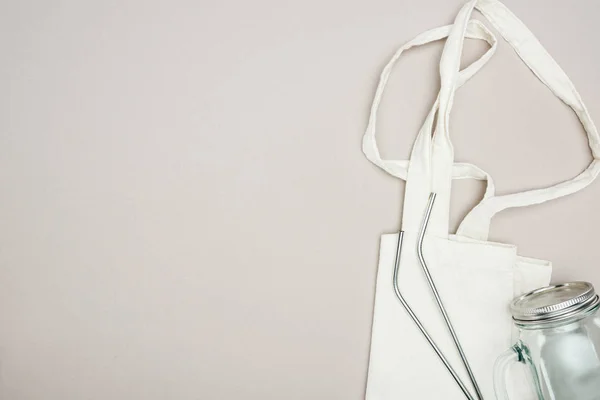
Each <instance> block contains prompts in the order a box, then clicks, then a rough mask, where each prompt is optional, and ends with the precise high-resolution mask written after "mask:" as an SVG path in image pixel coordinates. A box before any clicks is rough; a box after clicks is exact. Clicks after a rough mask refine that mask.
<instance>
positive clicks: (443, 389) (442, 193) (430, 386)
mask: <svg viewBox="0 0 600 400" xmlns="http://www.w3.org/2000/svg"><path fill="white" fill-rule="evenodd" d="M475 8H476V9H478V10H479V11H480V12H481V13H482V14H483V15H484V16H485V17H486V19H487V20H489V21H490V23H491V24H492V25H493V26H494V27H495V28H496V30H497V31H498V32H499V33H500V34H501V35H502V37H503V38H504V39H505V40H506V41H507V42H508V43H509V44H510V45H511V46H512V47H513V48H514V50H515V51H516V53H517V54H518V55H519V57H520V58H521V59H522V60H523V62H524V63H525V64H526V65H527V66H528V67H529V68H530V69H531V71H532V72H533V73H534V74H535V75H536V76H537V77H538V79H539V80H540V81H541V82H542V83H544V84H545V85H546V86H547V87H548V88H549V89H550V90H551V91H552V92H553V93H554V94H555V95H556V96H557V97H558V98H560V99H561V100H562V101H563V102H564V103H565V104H567V105H568V106H569V107H571V108H572V109H573V110H574V111H575V113H576V115H577V116H578V118H579V119H580V121H581V123H582V125H583V127H584V128H585V131H586V133H587V136H588V139H589V145H590V148H591V150H592V154H593V156H594V159H593V161H592V162H591V164H590V165H589V166H588V167H587V168H586V170H585V171H583V172H582V173H581V174H579V175H578V176H576V177H575V178H573V179H571V180H568V181H565V182H562V183H559V184H557V185H554V186H550V187H547V188H544V189H536V190H529V191H525V192H520V193H514V194H508V195H496V194H495V188H494V183H493V180H492V179H491V177H490V176H489V175H488V174H487V173H486V172H485V171H483V170H481V169H480V168H478V167H476V166H474V165H471V164H467V163H457V162H455V161H454V152H453V147H452V143H451V141H450V134H449V115H450V110H451V108H452V103H453V98H454V94H455V92H456V90H457V89H458V88H460V87H461V86H462V85H463V84H464V83H465V82H467V81H468V80H469V79H470V78H471V77H472V76H473V75H474V74H475V73H476V72H477V71H478V70H480V69H481V68H482V67H483V66H484V65H485V64H486V63H487V61H488V60H489V59H490V58H491V57H492V55H493V54H494V51H495V49H496V45H497V42H496V38H495V37H494V35H493V34H492V33H491V32H490V31H489V30H488V29H487V28H486V27H485V26H484V25H483V24H481V23H480V22H479V21H476V20H472V19H471V14H472V12H473V10H474V9H475ZM446 37H447V39H446V43H445V46H444V51H443V53H442V57H441V60H440V78H441V79H440V80H441V87H440V92H439V94H438V97H437V99H436V101H435V102H434V104H433V106H432V109H431V111H430V113H429V115H428V116H427V117H426V119H425V122H424V124H423V126H422V128H421V130H420V131H419V133H418V136H417V138H416V140H415V143H414V145H413V149H412V152H411V156H410V160H404V161H401V160H384V159H382V158H381V156H380V154H379V150H378V148H377V144H376V141H375V127H376V119H377V109H378V106H379V103H380V101H381V99H382V95H383V90H384V88H385V85H386V82H387V80H388V77H389V75H390V73H391V70H392V68H393V66H394V64H395V63H396V61H397V60H398V58H399V57H400V55H401V54H402V53H403V52H404V51H405V50H408V49H410V48H411V47H414V46H419V45H423V44H426V43H429V42H432V41H435V40H440V39H444V38H446ZM465 37H467V38H472V39H477V40H485V41H486V42H487V43H489V45H490V48H489V50H488V51H487V52H486V53H485V54H484V55H483V56H482V57H481V58H480V59H479V60H477V61H475V62H474V63H473V64H471V65H470V66H469V67H467V68H465V69H464V70H459V65H460V58H461V54H462V48H463V44H464V40H465ZM436 117H437V118H436ZM573 130H574V131H576V129H575V127H574V129H573ZM599 139H600V138H599V136H598V132H597V130H596V127H595V126H594V123H593V122H592V120H591V118H590V116H589V114H588V112H587V110H586V108H585V106H584V105H583V102H582V101H581V98H580V96H579V94H578V93H577V91H576V90H575V88H574V86H573V84H572V83H571V81H570V80H569V78H568V77H567V76H566V74H565V73H564V72H563V71H562V69H561V68H560V67H559V66H558V64H557V63H556V62H555V61H554V60H553V59H552V57H550V55H549V54H548V53H547V52H546V50H545V49H544V48H543V47H542V45H541V44H540V43H539V42H538V40H537V39H536V38H535V37H534V36H533V34H532V33H531V32H530V31H529V30H528V29H527V28H526V27H525V25H524V24H523V23H522V22H521V21H520V20H519V19H518V18H517V17H515V16H514V15H513V14H512V13H511V12H510V11H509V10H508V9H507V8H506V7H505V6H504V5H503V4H501V3H500V2H498V1H496V0H479V1H478V0H472V1H469V2H468V3H466V4H465V5H464V6H463V8H462V9H461V10H460V12H459V14H458V16H457V17H456V20H455V22H454V24H452V25H449V26H445V27H440V28H436V29H433V30H430V31H427V32H425V33H423V34H421V35H419V36H417V37H416V38H415V39H413V40H411V41H410V42H408V43H406V44H405V45H404V46H402V47H401V48H400V49H399V50H398V51H397V52H396V53H395V54H394V56H393V57H392V59H391V60H390V62H389V63H388V64H387V65H386V66H385V68H384V70H383V72H382V74H381V78H380V82H379V86H378V87H377V91H376V93H375V98H374V101H373V106H372V108H371V115H370V118H369V123H368V126H367V129H366V132H365V135H364V138H363V151H364V153H365V155H366V156H367V158H368V159H369V160H370V161H371V162H373V163H374V164H375V165H377V166H379V167H380V168H382V169H383V170H385V171H386V172H388V173H389V174H391V175H393V176H394V177H397V178H400V179H403V180H406V189H405V199H404V208H403V215H402V231H403V232H404V239H403V246H402V253H401V258H400V263H399V274H398V285H399V287H400V290H401V291H402V293H403V294H404V297H405V298H406V299H407V301H408V302H409V303H410V305H411V307H412V308H413V310H414V312H415V313H416V314H417V315H418V317H419V318H420V320H421V322H422V323H423V325H424V326H425V328H426V329H427V331H428V332H429V333H430V334H431V335H432V337H433V338H434V340H435V341H436V343H437V344H438V346H439V347H440V349H441V350H442V351H443V352H444V354H445V355H446V356H447V358H448V360H449V362H450V363H451V364H452V366H453V367H454V368H455V369H456V371H457V372H458V373H459V375H460V377H461V379H462V380H463V382H466V383H468V382H469V378H468V375H467V373H466V371H465V369H464V368H463V367H462V363H461V360H460V358H459V356H458V353H457V351H456V348H455V345H454V343H453V341H452V339H451V337H450V335H449V333H448V329H447V327H446V325H445V324H444V320H443V319H442V317H441V314H440V311H439V308H438V305H437V303H436V302H435V301H434V297H433V295H432V291H431V289H430V287H429V286H428V284H427V281H426V279H425V277H424V273H423V269H422V268H421V265H420V263H419V260H418V254H417V243H418V239H419V237H418V236H419V233H420V230H421V225H422V223H423V218H424V214H425V211H426V208H427V205H428V201H429V198H430V194H431V193H435V194H436V200H435V203H434V205H433V208H432V212H431V217H430V219H429V224H428V227H427V232H426V234H425V236H424V239H423V253H424V256H425V258H426V261H427V265H428V266H429V270H430V272H431V275H432V277H433V279H434V281H435V284H436V286H437V289H438V291H439V294H440V297H441V299H442V301H443V303H444V305H445V308H446V311H447V312H448V315H449V317H450V319H451V321H452V324H453V326H454V329H455V331H456V334H457V336H458V338H459V339H460V342H461V343H462V346H463V348H464V352H465V354H466V356H467V358H468V360H469V363H470V365H471V368H472V370H473V373H474V376H475V378H476V379H477V382H478V384H479V387H480V390H481V393H482V394H483V397H484V398H485V399H493V398H494V393H493V385H492V369H493V364H494V361H495V358H496V357H497V355H498V354H500V353H501V352H502V351H504V350H505V349H506V348H507V346H509V345H510V343H511V336H512V333H513V331H512V324H511V318H510V314H509V312H508V304H509V303H510V301H511V299H512V298H513V297H514V296H515V295H518V294H521V293H523V292H526V291H529V290H532V289H534V288H537V287H541V286H545V285H547V284H548V283H549V281H550V275H551V265H550V263H549V262H547V261H543V260H537V259H532V258H525V257H521V256H519V255H517V249H516V247H515V246H513V245H510V244H502V243H495V242H490V241H488V232H489V227H490V222H491V219H492V218H493V216H494V215H495V214H496V213H498V212H499V211H502V210H504V209H506V208H511V207H523V206H530V205H533V204H539V203H542V202H545V201H549V200H552V199H556V198H559V197H563V196H566V195H569V194H572V193H575V192H577V191H579V190H581V189H583V188H584V187H586V186H587V185H589V184H590V183H591V182H592V181H593V180H594V179H595V178H596V176H597V175H598V172H599V171H600V164H599V163H598V161H597V159H598V157H599V156H600V145H599V142H600V140H599ZM453 179H479V180H485V181H487V188H486V191H485V194H484V196H483V199H482V200H481V202H480V203H479V204H478V205H477V206H476V207H474V208H473V209H472V210H471V211H470V212H469V213H468V214H467V216H466V217H465V218H464V220H463V221H462V223H461V224H460V226H459V228H458V230H457V232H456V234H449V232H448V223H449V207H450V192H451V183H452V180H453ZM397 243H398V235H397V234H387V235H383V236H382V237H381V244H380V256H379V269H378V274H377V287H376V296H375V307H374V316H373V328H372V336H371V353H370V361H369V372H368V380H367V391H366V399H367V400H398V399H400V400H402V399H449V400H452V399H464V398H465V395H464V394H463V392H462V391H461V389H460V388H459V386H458V385H457V384H456V382H455V381H454V380H453V379H452V376H451V375H450V374H449V373H448V371H447V370H446V369H445V367H444V365H443V364H442V363H441V361H440V359H439V358H438V357H437V356H436V354H435V352H434V351H433V350H432V348H431V346H430V345H429V344H428V342H427V341H426V340H425V339H424V337H423V335H422V334H421V332H420V331H419V330H418V329H417V327H416V326H415V324H414V322H413V321H412V320H411V319H410V317H409V315H408V313H407V312H406V311H405V310H404V309H403V308H402V306H401V305H400V302H399V301H398V298H397V297H396V295H395V292H394V287H393V281H392V277H393V270H394V265H395V258H396V251H397ZM470 389H471V392H472V393H474V390H473V389H472V388H471V387H470ZM515 389H516V390H517V391H518V392H522V393H526V392H527V388H515Z"/></svg>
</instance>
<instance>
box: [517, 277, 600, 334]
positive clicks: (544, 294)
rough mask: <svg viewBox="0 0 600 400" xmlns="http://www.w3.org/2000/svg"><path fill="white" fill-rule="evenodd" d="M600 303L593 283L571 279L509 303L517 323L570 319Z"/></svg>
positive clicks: (538, 322)
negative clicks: (572, 280)
mask: <svg viewBox="0 0 600 400" xmlns="http://www.w3.org/2000/svg"><path fill="white" fill-rule="evenodd" d="M599 303H600V300H599V298H598V295H597V294H596V291H595V290H594V286H592V284H591V283H588V282H570V283H562V284H559V285H552V286H547V287H543V288H540V289H536V290H534V291H532V292H529V293H527V294H524V295H523V296H520V297H517V298H516V299H514V300H513V301H512V303H511V305H510V309H511V312H512V316H513V319H514V320H515V322H516V323H517V324H523V325H530V324H535V325H539V324H545V323H554V322H560V321H563V320H567V319H571V318H573V317H576V316H578V315H579V314H581V313H584V312H586V311H589V310H591V309H592V308H594V307H596V306H597V305H598V304H599Z"/></svg>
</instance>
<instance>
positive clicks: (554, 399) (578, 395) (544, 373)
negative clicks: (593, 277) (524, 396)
mask: <svg viewBox="0 0 600 400" xmlns="http://www.w3.org/2000/svg"><path fill="white" fill-rule="evenodd" d="M599 304H600V300H599V298H598V295H596V292H595V290H594V287H593V286H592V285H591V284H590V283H587V282H571V283H565V284H560V285H553V286H548V287H545V288H541V289H537V290H534V291H532V292H530V293H527V294H525V295H523V296H521V297H518V298H516V299H515V300H514V301H513V302H512V304H511V311H512V315H513V320H514V323H515V325H516V326H517V328H518V329H519V339H518V341H517V343H516V344H515V345H514V346H513V347H512V348H511V349H509V350H507V351H506V352H505V353H503V354H502V355H501V356H500V357H499V358H498V360H497V361H496V365H495V367H494V390H495V391H496V396H497V398H498V399H499V400H507V399H508V398H509V397H508V394H507V389H506V372H507V370H508V367H509V366H510V365H511V364H512V363H514V362H520V363H522V364H523V365H524V366H525V367H526V370H527V371H528V375H529V377H528V378H529V379H528V380H529V381H530V382H531V384H532V387H533V391H534V392H535V393H536V394H537V397H538V398H539V399H540V400H600V313H599V312H598V309H599Z"/></svg>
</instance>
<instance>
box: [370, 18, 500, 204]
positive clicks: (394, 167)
mask: <svg viewBox="0 0 600 400" xmlns="http://www.w3.org/2000/svg"><path fill="white" fill-rule="evenodd" d="M451 29H452V25H446V26H442V27H439V28H434V29H431V30H429V31H426V32H424V33H421V34H420V35H418V36H417V37H415V38H414V39H412V40H411V41H409V42H407V43H406V44H404V45H403V46H402V47H400V49H398V50H397V51H396V53H395V54H394V55H393V56H392V58H391V60H390V61H389V62H388V64H387V65H386V66H385V68H384V69H383V71H382V73H381V76H380V80H379V85H378V86H377V91H376V92H375V97H374V99H373V104H372V106H371V113H370V115H369V122H368V124H367V129H366V131H365V134H364V136H363V152H364V154H365V156H366V157H367V158H368V159H369V161H371V162H372V163H373V164H375V165H377V166H378V167H380V168H381V169H383V170H384V171H386V172H388V173H389V174H390V175H392V176H395V177H397V178H400V179H403V180H406V179H407V177H408V166H409V160H384V159H382V158H381V155H380V153H379V148H378V147H377V141H376V138H375V132H376V124H377V112H378V109H379V104H380V103H381V99H382V97H383V91H384V89H385V86H386V84H387V81H388V79H389V76H390V74H391V72H392V69H393V67H394V65H395V64H396V62H397V61H398V59H399V58H400V56H401V55H402V53H403V52H404V51H406V50H408V49H410V48H412V47H416V46H421V45H424V44H427V43H431V42H434V41H437V40H441V39H443V38H445V37H447V36H448V34H449V33H450V31H451ZM466 36H467V37H469V38H472V39H479V40H485V41H486V42H487V43H488V44H489V45H490V48H489V49H488V50H487V51H486V53H485V54H484V55H483V56H482V57H481V58H479V59H478V60H477V61H475V62H473V63H472V64H471V65H469V66H468V67H467V68H465V69H464V70H462V71H460V72H459V73H458V81H459V82H458V86H462V85H463V84H464V83H465V82H466V81H468V80H469V79H470V78H471V77H473V76H474V75H475V74H476V73H477V72H478V71H479V70H480V69H481V68H482V67H483V66H484V65H485V64H486V63H487V62H488V61H489V60H490V58H491V57H492V55H493V54H494V52H495V51H496V45H497V40H496V38H495V36H494V35H493V34H492V33H491V32H490V30H489V29H488V28H487V27H485V26H484V25H483V24H482V23H481V22H479V21H475V20H474V21H469V23H468V24H467V28H466ZM438 103H439V100H436V101H435V103H434V105H433V107H432V109H431V111H430V112H429V115H428V117H427V119H426V122H425V125H424V126H423V128H422V129H421V131H420V132H419V136H420V137H421V136H425V135H426V136H427V139H428V140H430V139H431V132H432V127H433V121H434V119H435V114H436V113H437V111H438ZM451 169H452V178H453V179H469V178H470V179H478V180H486V181H487V182H488V185H487V189H486V194H485V196H484V197H486V198H487V197H490V196H491V195H492V194H493V193H494V185H493V181H492V178H491V177H490V176H489V175H488V174H487V173H486V172H485V171H483V170H481V169H480V168H479V167H477V166H475V165H472V164H468V163H454V164H453V165H452V167H451Z"/></svg>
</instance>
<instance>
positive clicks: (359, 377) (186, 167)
mask: <svg viewBox="0 0 600 400" xmlns="http://www.w3.org/2000/svg"><path fill="white" fill-rule="evenodd" d="M461 3H462V1H460V0H452V1H442V0H428V1H401V0H394V1H389V0H375V1H352V2H349V1H341V0H325V1H323V0H319V1H317V0H303V1H295V2H290V1H275V0H255V1H252V2H246V1H242V0H229V1H206V0H205V1H187V2H186V1H161V2H156V1H141V0H128V1H75V0H64V1H58V0H52V1H41V0H37V1H31V0H20V1H3V2H1V3H0V27H1V28H0V29H1V34H0V45H1V50H2V51H1V53H0V54H1V57H2V59H1V62H0V88H1V90H0V204H1V206H0V398H1V399H3V400H5V399H6V400H33V399H36V400H37V399H44V400H54V399H56V400H69V399H76V400H80V399H90V400H96V399H98V400H100V399H102V400H104V399H144V400H152V399H182V400H184V399H287V400H294V399H299V400H300V399H302V400H304V399H344V400H349V399H357V400H358V399H361V398H363V396H364V386H365V377H366V371H367V361H368V350H369V336H370V326H371V312H372V307H373V298H374V283H375V276H376V265H377V251H378V243H379V235H380V234H381V233H384V232H392V231H395V230H397V229H398V226H399V223H400V217H401V215H400V214H401V213H400V210H401V204H402V189H403V184H402V182H400V181H399V180H397V179H394V178H392V177H390V176H389V175H386V174H385V173H383V172H382V171H380V170H378V169H377V168H375V167H374V166H372V165H371V164H370V163H368V162H367V161H366V159H365V158H364V157H363V155H362V153H361V150H360V143H361V136H362V133H363V129H364V127H365V125H366V118H367V113H368V108H369V106H370V102H371V100H372V96H373V93H374V89H375V85H376V82H377V79H378V76H379V73H380V70H381V68H382V67H383V65H384V64H385V63H386V62H387V60H388V58H389V57H390V56H391V54H392V53H393V52H394V50H395V49H396V48H397V47H398V46H400V45H401V44H402V43H403V42H405V41H407V40H409V39H410V38H412V37H413V36H414V35H416V34H417V33H420V32H422V31H424V30H426V29H429V28H432V27H435V26H439V25H443V24H447V23H450V22H451V21H452V20H453V18H454V16H455V14H456V12H457V11H458V9H459V7H460V5H461ZM506 3H507V5H508V6H509V7H510V8H511V9H512V10H513V11H514V12H515V13H516V14H517V15H518V16H520V17H521V18H522V19H523V20H524V21H525V23H526V24H527V25H528V26H529V27H530V28H531V29H532V31H533V32H535V33H536V35H537V36H538V37H539V39H540V41H541V42H542V43H543V44H544V45H545V46H546V47H547V49H548V50H549V51H550V53H551V54H552V55H553V56H554V57H555V58H556V59H557V60H558V62H559V63H560V64H561V66H563V68H564V69H565V70H566V72H567V73H568V74H569V76H570V77H571V78H572V80H573V81H574V83H575V85H576V86H577V87H578V89H579V91H580V93H581V95H582V97H583V99H584V101H585V102H586V104H587V106H588V108H589V110H590V112H591V114H592V116H593V117H595V118H596V120H599V119H600V93H599V92H598V87H599V86H600V85H599V84H600V70H599V69H598V62H599V61H600V58H599V57H600V55H599V53H598V51H597V48H598V47H597V38H598V37H599V35H600V28H599V27H598V23H597V21H598V15H599V13H600V8H599V6H598V3H597V2H594V1H592V0H588V1H572V2H565V1H548V0H529V1H526V2H524V1H516V0H506ZM441 46H442V44H441V43H437V44H434V45H430V46H428V47H425V48H422V49H418V50H415V51H411V52H409V53H408V54H407V55H406V56H405V58H404V59H403V60H402V61H401V63H400V65H399V66H398V68H397V69H396V71H395V73H394V76H393V78H392V79H391V81H390V86H389V91H388V93H387V95H386V97H385V100H384V104H383V109H382V113H381V119H380V125H379V128H380V133H381V134H380V136H379V139H380V145H381V147H382V149H383V153H384V155H385V156H387V157H397V158H404V157H406V156H407V155H408V154H409V149H410V146H411V144H412V141H413V140H414V138H415V135H416V132H417V130H418V128H419V126H420V124H421V122H422V120H423V118H424V116H425V113H426V111H427V110H428V108H429V106H430V104H431V102H432V101H433V99H434V97H435V93H436V92H437V88H438V77H437V61H438V59H439V55H440V51H441ZM483 50H484V46H482V45H481V44H477V43H475V44H469V45H468V46H467V54H466V56H465V60H467V61H468V60H472V59H474V58H475V57H476V56H477V55H478V54H481V52H482V51H483ZM452 135H453V140H454V143H455V147H456V156H457V159H458V160H463V161H470V162H473V163H475V164H477V165H479V166H480V167H482V168H484V169H485V170H487V171H488V172H489V173H490V174H491V175H492V176H493V177H494V178H495V180H496V184H497V187H498V192H500V193H509V192H513V191H517V190H522V189H526V188H532V187H542V186H544V185H548V184H552V183H555V182H558V181H560V180H563V179H566V178H569V177H572V176H574V175H575V174H577V173H578V172H579V171H581V170H582V169H583V168H584V167H585V166H586V165H587V164H588V163H589V161H590V157H591V156H590V154H589V151H588V149H587V147H586V146H587V144H586V140H585V137H584V134H583V131H582V129H581V127H580V126H579V124H578V123H577V120H576V118H575V116H574V115H573V114H572V113H571V112H570V111H569V110H568V109H567V108H566V107H565V106H564V105H563V104H561V103H560V102H559V101H558V100H557V99H555V98H554V97H553V96H552V95H551V93H550V92H549V91H548V90H547V89H546V88H545V87H544V86H543V85H542V84H541V83H539V82H538V81H537V80H536V79H535V78H534V77H533V75H532V74H531V73H530V72H529V70H528V69H527V68H526V67H525V66H524V65H523V64H522V63H521V62H520V60H519V59H518V58H517V57H516V55H515V54H514V53H513V52H512V51H511V50H510V49H509V48H508V46H507V45H506V44H505V43H503V42H502V43H501V46H500V48H499V51H498V52H497V54H496V55H495V56H494V58H493V59H492V61H491V62H490V63H489V64H488V66H486V67H485V68H484V70H483V71H481V72H480V73H479V74H478V75H477V76H476V77H475V78H474V79H473V80H472V81H470V82H469V83H468V84H467V85H466V86H465V87H464V88H463V89H461V90H460V92H459V93H458V95H457V99H456V105H455V107H454V114H453V116H452ZM481 193H482V185H481V184H479V183H472V182H470V183H465V182H462V183H458V184H456V186H455V199H454V200H455V201H454V203H453V206H452V207H453V220H452V227H453V229H454V228H455V227H456V226H457V223H458V221H460V218H462V217H463V216H464V215H465V213H466V211H468V209H469V207H471V206H472V205H473V204H475V202H476V201H477V199H478V197H479V196H481ZM599 199H600V182H598V184H595V185H593V186H592V187H590V188H588V189H586V190H585V191H583V192H582V193H579V194H577V195H574V196H571V197H569V198H566V199H561V200H559V201H554V202H552V203H548V204H545V205H541V206H537V207H531V208H528V209H519V210H512V211H507V212H504V213H502V214H501V215H499V216H498V217H497V218H496V219H495V221H494V224H493V228H492V235H491V237H492V239H493V240H499V241H503V242H508V243H514V244H517V245H518V246H519V248H520V253H521V254H522V255H526V256H533V257H539V258H544V259H549V260H552V261H553V262H554V264H555V275H554V276H555V280H574V279H583V280H589V281H591V282H594V283H595V284H596V285H600V272H599V270H598V246H599V243H598V233H597V232H598V228H597V227H598V226H600V212H599V211H598V200H599Z"/></svg>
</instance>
